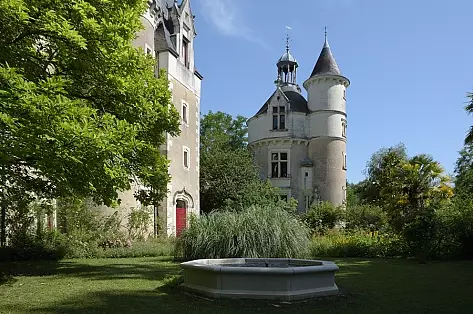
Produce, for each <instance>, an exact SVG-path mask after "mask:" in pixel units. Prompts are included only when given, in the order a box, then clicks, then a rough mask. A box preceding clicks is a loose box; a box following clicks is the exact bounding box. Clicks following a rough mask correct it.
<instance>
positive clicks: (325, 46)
mask: <svg viewBox="0 0 473 314" xmlns="http://www.w3.org/2000/svg"><path fill="white" fill-rule="evenodd" d="M324 30H325V42H324V48H328V47H329V45H328V39H327V26H325V27H324Z"/></svg>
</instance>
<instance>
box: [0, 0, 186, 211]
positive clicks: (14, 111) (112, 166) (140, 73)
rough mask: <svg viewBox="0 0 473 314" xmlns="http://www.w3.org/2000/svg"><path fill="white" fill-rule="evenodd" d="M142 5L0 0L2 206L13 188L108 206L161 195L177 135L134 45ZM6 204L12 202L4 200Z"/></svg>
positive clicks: (163, 82) (162, 89) (172, 113)
mask: <svg viewBox="0 0 473 314" xmlns="http://www.w3.org/2000/svg"><path fill="white" fill-rule="evenodd" d="M145 6H146V1H143V0H129V1H124V2H123V1H108V0H77V1H59V0H51V1H42V0H31V1H25V0H10V1H1V2H0V32H1V33H2V36H1V38H0V46H1V47H2V49H1V51H0V179H1V182H2V184H3V186H2V191H1V196H0V197H1V199H2V200H1V203H2V204H8V203H9V201H8V200H9V199H10V198H11V197H12V195H13V193H12V191H14V190H16V189H20V190H24V191H25V192H28V193H34V195H36V196H37V197H47V198H53V197H58V196H68V195H74V196H76V197H91V198H93V199H94V200H95V201H96V202H97V203H104V204H106V205H112V204H114V203H115V202H116V201H117V198H118V193H117V191H119V190H127V189H129V188H130V183H131V179H133V180H137V181H139V182H140V184H141V186H143V189H141V190H140V191H138V192H137V195H136V197H137V198H138V199H140V200H141V201H142V202H143V203H145V204H149V203H153V202H156V201H158V200H160V199H162V197H163V196H164V195H165V193H166V188H167V182H168V181H169V176H168V173H167V166H168V161H167V160H166V158H165V157H164V156H163V155H161V154H160V151H159V146H160V145H161V144H163V143H164V135H165V134H166V132H167V133H170V134H171V135H177V134H178V132H179V128H178V113H177V111H176V110H175V109H174V106H170V91H169V90H168V82H167V79H166V75H163V74H164V73H163V72H161V75H160V76H159V78H156V77H155V71H154V65H155V63H154V61H153V60H152V58H151V57H149V56H146V55H145V54H144V53H143V51H141V50H139V49H137V48H134V47H133V46H132V40H133V39H134V38H135V36H136V34H137V32H138V31H139V30H140V29H141V27H142V26H141V21H140V15H141V14H142V12H144V10H145V8H146V7H145ZM10 203H11V202H10Z"/></svg>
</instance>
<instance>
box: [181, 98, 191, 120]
mask: <svg viewBox="0 0 473 314" xmlns="http://www.w3.org/2000/svg"><path fill="white" fill-rule="evenodd" d="M181 114H182V122H184V123H186V124H187V123H189V118H188V116H189V115H188V110H187V104H186V103H185V102H182V112H181Z"/></svg>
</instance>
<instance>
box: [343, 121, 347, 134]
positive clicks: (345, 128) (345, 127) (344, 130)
mask: <svg viewBox="0 0 473 314" xmlns="http://www.w3.org/2000/svg"><path fill="white" fill-rule="evenodd" d="M342 137H347V120H345V119H342Z"/></svg>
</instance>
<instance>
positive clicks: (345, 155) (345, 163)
mask: <svg viewBox="0 0 473 314" xmlns="http://www.w3.org/2000/svg"><path fill="white" fill-rule="evenodd" d="M342 163H343V165H342V169H343V170H347V154H346V153H345V152H342Z"/></svg>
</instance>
